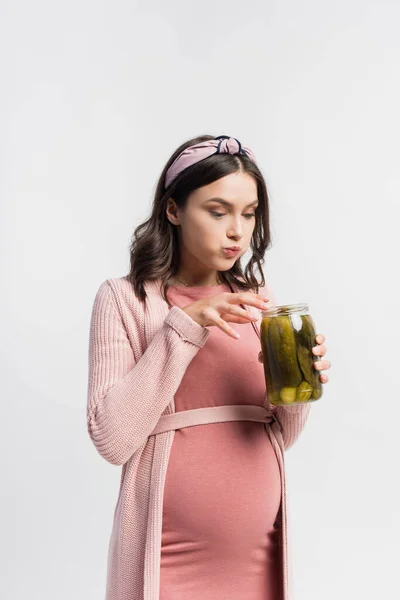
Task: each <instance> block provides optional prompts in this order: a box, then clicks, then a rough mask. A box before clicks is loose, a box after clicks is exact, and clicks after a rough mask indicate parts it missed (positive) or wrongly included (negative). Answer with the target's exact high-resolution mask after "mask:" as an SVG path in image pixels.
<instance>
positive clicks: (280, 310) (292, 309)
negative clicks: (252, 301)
mask: <svg viewBox="0 0 400 600" xmlns="http://www.w3.org/2000/svg"><path fill="white" fill-rule="evenodd" d="M299 312H302V313H304V312H309V306H308V304H307V303H306V302H298V303H296V304H278V305H277V306H271V307H270V308H266V309H265V310H262V311H261V313H262V316H263V317H274V316H277V315H282V314H285V315H291V314H293V313H299Z"/></svg>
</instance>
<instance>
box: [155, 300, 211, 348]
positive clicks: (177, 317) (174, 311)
mask: <svg viewBox="0 0 400 600" xmlns="http://www.w3.org/2000/svg"><path fill="white" fill-rule="evenodd" d="M164 323H167V324H168V325H170V327H172V328H173V329H175V331H176V332H177V333H178V334H179V335H180V336H181V338H182V339H184V340H187V341H188V342H191V343H192V344H195V345H196V346H200V347H201V346H203V345H204V343H205V342H206V340H207V338H208V336H209V335H210V333H211V332H210V330H209V329H207V328H206V327H202V326H201V325H199V324H198V323H196V321H195V320H194V319H192V317H189V315H188V314H187V313H185V311H184V310H182V309H181V308H179V306H173V307H172V308H171V309H170V310H169V312H168V314H167V316H166V317H165V320H164Z"/></svg>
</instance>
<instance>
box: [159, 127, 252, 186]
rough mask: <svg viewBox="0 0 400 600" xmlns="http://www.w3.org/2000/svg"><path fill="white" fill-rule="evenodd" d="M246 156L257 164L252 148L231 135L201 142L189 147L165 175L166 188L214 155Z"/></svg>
mask: <svg viewBox="0 0 400 600" xmlns="http://www.w3.org/2000/svg"><path fill="white" fill-rule="evenodd" d="M225 152H227V153H229V154H245V155H247V156H248V157H249V158H251V160H252V161H253V162H254V163H255V162H256V158H255V156H254V153H253V152H252V151H251V150H250V148H245V147H244V146H242V144H241V143H240V142H239V140H237V139H236V138H233V137H229V135H219V136H217V137H216V138H214V139H213V140H207V141H205V142H200V143H199V144H195V145H194V146H189V148H186V149H185V150H183V152H181V153H180V155H179V156H177V158H176V159H175V160H174V162H173V163H172V165H171V166H170V167H169V169H168V171H167V173H166V175H165V187H166V188H167V187H168V186H169V185H170V184H171V183H172V181H173V180H174V179H175V177H176V176H177V175H178V174H179V173H180V172H181V171H183V170H184V169H186V168H187V167H190V165H194V164H195V163H197V162H200V161H201V160H204V159H205V158H208V157H209V156H212V155H213V154H222V153H225Z"/></svg>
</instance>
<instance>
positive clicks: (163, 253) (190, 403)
mask: <svg viewBox="0 0 400 600" xmlns="http://www.w3.org/2000/svg"><path fill="white" fill-rule="evenodd" d="M269 227H270V224H269V203H268V194H267V189H266V184H265V180H264V178H263V175H262V174H261V171H260V169H259V167H258V166H257V164H256V159H255V156H254V154H253V152H252V151H251V150H250V149H249V148H247V147H244V146H242V144H241V143H240V142H239V141H238V140H237V139H236V138H231V137H229V136H217V137H213V136H211V135H203V136H200V137H197V138H195V139H192V140H189V141H187V142H186V143H184V144H182V145H181V146H180V147H179V148H178V149H177V150H176V151H175V152H174V153H173V154H172V156H171V157H170V159H169V160H168V162H167V164H166V165H165V168H164V169H163V172H162V174H161V176H160V179H159V181H158V185H157V188H156V192H155V197H154V201H153V207H152V213H151V216H150V218H149V219H148V220H147V221H145V222H144V223H142V224H141V225H140V226H139V227H137V229H136V230H135V234H134V237H133V239H132V245H131V256H130V272H129V274H128V275H126V276H124V277H116V278H112V279H107V280H105V281H103V283H101V285H100V287H99V289H98V291H97V293H96V296H95V300H94V305H93V310H92V317H91V324H90V343H89V382H88V401H87V427H88V432H89V435H90V437H91V439H92V441H93V443H94V445H95V447H96V449H97V450H98V452H99V453H100V455H101V456H102V457H103V458H104V459H105V460H107V461H108V462H110V463H111V464H113V465H121V466H122V471H121V481H120V487H119V494H118V499H117V502H116V506H115V510H114V517H113V527H112V533H111V539H110V543H109V549H108V572H107V590H106V600H291V599H290V597H289V591H288V589H289V588H288V579H289V578H288V532H287V519H286V487H285V467H284V452H285V451H286V450H287V449H288V448H289V447H290V446H292V445H293V444H294V442H295V441H296V439H297V438H298V436H299V435H300V433H301V431H302V429H303V427H304V425H305V423H306V420H307V417H308V415H309V411H310V407H311V404H309V403H307V404H303V405H294V406H272V405H270V403H269V400H268V396H267V393H266V389H265V379H264V370H263V364H262V360H263V357H262V355H261V353H260V347H261V345H260V337H259V336H260V324H261V312H260V311H261V310H262V309H265V308H267V307H270V306H272V305H274V304H276V298H275V296H274V295H273V292H272V290H271V288H270V286H269V285H268V284H266V282H265V280H264V275H263V273H262V271H261V267H262V264H263V262H264V255H265V253H266V251H267V249H268V247H269V245H270V228H269ZM249 250H250V257H249V261H248V264H247V265H246V266H245V267H244V265H243V264H242V257H243V255H244V254H246V252H248V251H249ZM255 267H257V268H258V270H259V272H260V276H261V281H260V282H259V281H258V279H257V278H256V276H255V274H254V268H255ZM324 342H325V336H324V335H322V334H319V335H317V336H316V339H315V344H316V345H315V347H314V348H313V353H314V354H315V355H316V358H317V357H319V358H321V357H323V356H324V355H325V353H326V346H325V345H324ZM315 367H316V368H317V369H319V370H322V369H327V368H329V367H330V362H329V361H327V360H318V361H316V362H315ZM320 380H321V381H322V382H323V383H326V382H327V381H328V377H327V375H323V374H321V375H320Z"/></svg>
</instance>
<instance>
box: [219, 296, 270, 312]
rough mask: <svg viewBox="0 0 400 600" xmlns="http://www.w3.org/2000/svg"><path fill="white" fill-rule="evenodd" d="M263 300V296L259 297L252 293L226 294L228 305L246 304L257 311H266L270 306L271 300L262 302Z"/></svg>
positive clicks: (267, 299)
mask: <svg viewBox="0 0 400 600" xmlns="http://www.w3.org/2000/svg"><path fill="white" fill-rule="evenodd" d="M264 298H265V297H264V296H261V297H259V296H258V295H257V294H253V293H252V292H239V293H236V294H230V293H227V302H229V303H230V304H248V305H249V306H255V307H256V308H258V309H259V310H266V309H267V308H270V306H271V300H269V298H266V299H265V300H264Z"/></svg>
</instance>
